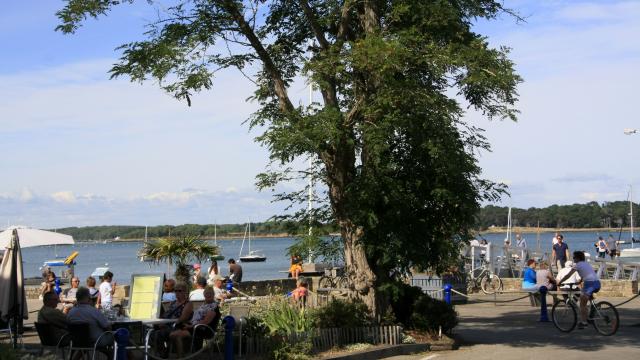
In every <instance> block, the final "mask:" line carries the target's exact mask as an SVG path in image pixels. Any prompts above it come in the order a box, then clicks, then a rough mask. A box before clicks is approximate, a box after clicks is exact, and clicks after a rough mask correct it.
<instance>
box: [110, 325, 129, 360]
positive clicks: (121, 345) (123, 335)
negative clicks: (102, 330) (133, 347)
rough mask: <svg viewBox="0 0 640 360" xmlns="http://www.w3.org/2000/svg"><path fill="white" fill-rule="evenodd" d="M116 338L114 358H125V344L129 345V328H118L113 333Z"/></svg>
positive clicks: (125, 359) (124, 359) (123, 359)
mask: <svg viewBox="0 0 640 360" xmlns="http://www.w3.org/2000/svg"><path fill="white" fill-rule="evenodd" d="M114 338H115V340H116V349H117V351H116V359H118V360H127V345H129V330H127V329H125V328H120V329H118V330H116V332H115V333H114Z"/></svg>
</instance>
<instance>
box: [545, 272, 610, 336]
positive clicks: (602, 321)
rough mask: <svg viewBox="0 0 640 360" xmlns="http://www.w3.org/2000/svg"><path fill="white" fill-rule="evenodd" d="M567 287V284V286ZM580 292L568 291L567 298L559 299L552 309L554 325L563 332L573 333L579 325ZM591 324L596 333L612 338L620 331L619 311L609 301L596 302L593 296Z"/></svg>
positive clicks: (590, 309)
mask: <svg viewBox="0 0 640 360" xmlns="http://www.w3.org/2000/svg"><path fill="white" fill-rule="evenodd" d="M565 285H566V284H565ZM577 292H578V290H567V295H568V296H566V298H564V299H558V300H557V301H556V302H555V304H553V308H552V309H551V319H552V320H553V325H555V327H556V328H558V330H560V331H562V332H570V331H572V330H573V329H574V328H575V327H576V325H577V324H578V314H579V312H580V305H579V304H578V301H579V300H578V299H579V297H578V296H575V293H577ZM587 322H588V323H589V324H593V327H595V328H596V331H597V332H599V333H600V334H602V335H605V336H611V335H613V334H615V333H616V331H618V327H619V326H620V317H619V315H618V310H616V307H615V306H613V305H612V304H611V303H609V302H607V301H596V300H595V299H594V298H593V296H591V298H589V317H588V318H587Z"/></svg>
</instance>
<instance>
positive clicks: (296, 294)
mask: <svg viewBox="0 0 640 360" xmlns="http://www.w3.org/2000/svg"><path fill="white" fill-rule="evenodd" d="M307 295H309V283H308V282H307V279H305V278H300V279H298V282H297V287H296V288H295V289H294V290H293V291H292V292H291V297H292V298H293V300H296V301H301V302H304V300H306V298H307Z"/></svg>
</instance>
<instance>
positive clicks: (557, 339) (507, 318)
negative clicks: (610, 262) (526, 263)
mask: <svg viewBox="0 0 640 360" xmlns="http://www.w3.org/2000/svg"><path fill="white" fill-rule="evenodd" d="M514 297H517V296H511V298H514ZM502 298H509V297H508V296H507V295H503V296H502ZM476 299H479V298H476ZM484 299H485V300H490V298H488V297H485V298H484ZM600 300H607V301H609V302H611V303H612V304H614V305H615V304H619V303H621V302H622V301H624V300H626V299H623V298H610V299H604V298H603V299H600ZM617 309H618V312H619V314H620V328H619V330H618V332H617V333H616V334H615V335H613V336H602V335H600V334H599V333H597V332H596V330H595V329H594V328H593V327H592V326H590V327H588V328H586V329H583V330H578V329H574V330H573V331H572V332H570V333H563V332H560V331H558V330H557V329H556V328H555V327H554V325H553V323H552V322H540V321H539V320H540V309H539V308H535V307H532V306H531V305H530V304H529V301H528V300H527V299H524V300H520V301H516V302H513V303H507V304H499V305H497V306H496V305H494V304H489V303H470V304H466V305H457V306H456V311H458V314H459V316H460V323H459V325H458V326H457V327H456V329H455V332H454V337H455V338H456V339H457V340H458V342H459V343H460V348H459V349H458V350H453V351H439V352H428V353H423V354H417V355H412V356H395V357H391V358H387V359H393V360H431V359H436V360H485V359H487V360H488V359H491V360H494V359H518V360H524V359H554V360H556V359H560V360H571V359H580V360H585V359H607V360H626V359H640V298H636V299H634V300H632V301H631V302H629V303H627V304H625V305H622V306H619V307H617ZM550 317H551V308H549V318H550Z"/></svg>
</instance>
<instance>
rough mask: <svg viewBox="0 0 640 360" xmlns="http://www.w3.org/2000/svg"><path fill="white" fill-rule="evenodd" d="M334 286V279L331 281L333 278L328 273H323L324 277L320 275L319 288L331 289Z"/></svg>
mask: <svg viewBox="0 0 640 360" xmlns="http://www.w3.org/2000/svg"><path fill="white" fill-rule="evenodd" d="M332 287H333V281H331V278H330V277H328V276H326V275H322V277H320V281H318V288H320V289H330V288H332Z"/></svg>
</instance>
